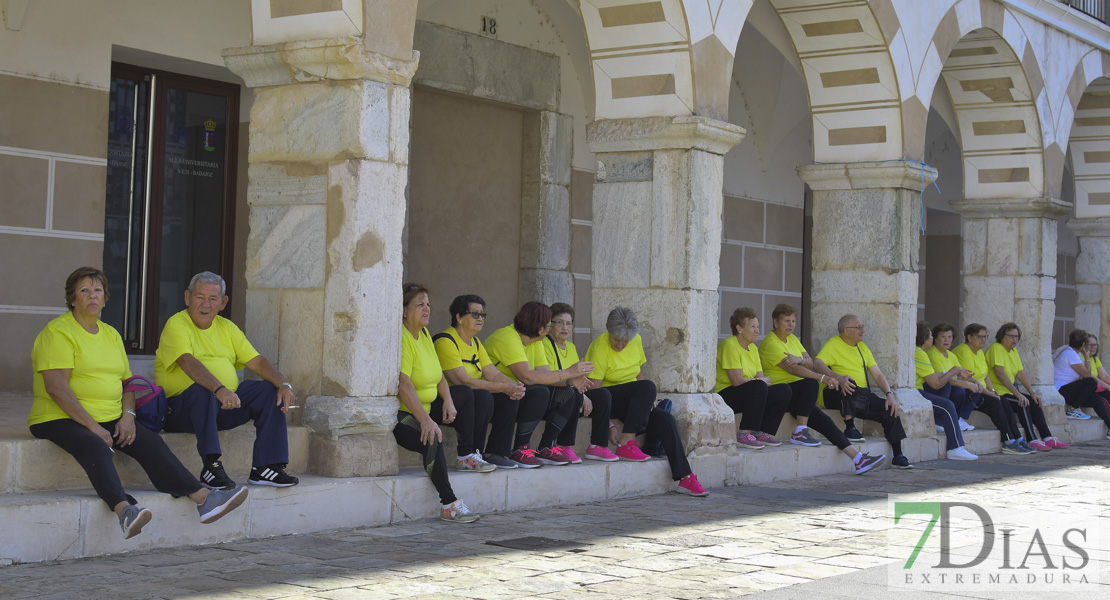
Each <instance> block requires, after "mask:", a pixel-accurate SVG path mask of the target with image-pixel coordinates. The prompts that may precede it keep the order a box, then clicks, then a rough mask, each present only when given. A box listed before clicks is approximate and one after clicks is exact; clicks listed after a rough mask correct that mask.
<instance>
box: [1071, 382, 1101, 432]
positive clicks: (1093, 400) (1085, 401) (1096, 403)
mask: <svg viewBox="0 0 1110 600" xmlns="http://www.w3.org/2000/svg"><path fill="white" fill-rule="evenodd" d="M1096 388H1098V380H1097V379H1095V378H1094V377H1084V378H1082V379H1079V380H1077V381H1073V382H1071V383H1069V384H1067V385H1065V386H1063V387H1061V388H1060V395H1061V396H1063V397H1064V402H1066V403H1068V404H1070V405H1071V406H1076V407H1079V408H1093V409H1095V414H1097V415H1098V418H1100V419H1102V422H1103V423H1106V425H1107V427H1110V410H1108V409H1107V406H1106V402H1104V401H1103V399H1102V397H1101V396H1099V395H1098V394H1097V393H1095V389H1096Z"/></svg>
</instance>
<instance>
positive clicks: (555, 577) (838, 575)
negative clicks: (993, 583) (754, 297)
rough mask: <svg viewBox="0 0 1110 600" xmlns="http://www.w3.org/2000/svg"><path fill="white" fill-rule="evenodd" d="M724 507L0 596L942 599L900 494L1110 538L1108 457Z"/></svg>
mask: <svg viewBox="0 0 1110 600" xmlns="http://www.w3.org/2000/svg"><path fill="white" fill-rule="evenodd" d="M562 468H567V469H572V468H573V467H562ZM712 492H713V493H712V495H711V496H710V497H708V498H705V499H697V498H690V497H687V496H681V495H678V494H666V495H660V496H650V497H644V498H632V499H627V500H620V501H609V502H601V503H594V504H586V505H578V506H569V507H562V508H551V509H541V510H529V511H521V512H514V513H506V514H490V515H485V516H483V517H482V519H481V521H479V522H478V523H475V524H472V525H458V524H453V523H444V522H441V521H439V520H436V519H425V520H422V521H417V522H413V523H411V524H407V525H400V526H393V527H380V528H374V529H360V530H346V531H337V532H330V533H319V534H310V535H294V536H286V537H281V538H273V539H267V540H251V541H244V542H237V543H229V544H222V545H218V546H208V547H191V548H182V549H178V550H156V551H150V552H145V553H132V554H128V555H120V556H113V557H107V558H93V559H81V560H72V561H59V562H49V563H35V564H20V565H9V566H6V567H0V597H2V598H25V597H39V596H42V597H50V598H77V597H85V598H101V597H109V596H110V597H118V598H155V597H164V598H189V597H196V598H199V597H206V598H216V597H229V598H231V597H234V598H327V599H332V600H342V599H346V598H382V599H392V598H412V599H417V598H419V599H425V598H426V599H432V598H434V599H437V600H450V599H456V598H479V599H490V600H495V599H501V598H512V599H517V600H519V599H525V598H544V599H560V600H562V599H567V600H573V599H591V600H600V599H603V598H731V597H738V596H748V595H751V596H753V597H783V598H785V597H788V596H789V597H790V598H818V597H819V598H847V597H852V598H865V597H868V596H874V597H888V596H891V595H893V594H895V593H897V594H898V596H899V597H900V598H925V597H929V598H931V597H940V595H938V594H933V593H929V592H924V591H910V592H901V591H895V590H892V589H891V588H889V587H887V585H886V573H887V566H886V565H889V564H891V563H896V562H898V563H900V562H901V561H902V560H904V559H905V558H906V556H907V553H908V551H909V549H910V548H912V547H913V545H914V543H915V542H916V540H917V536H918V535H919V533H920V531H921V529H920V528H917V529H915V530H913V531H904V530H903V531H901V532H900V533H891V530H892V529H893V528H894V525H893V519H892V518H891V516H890V511H889V510H888V506H887V495H888V494H891V493H895V494H916V495H917V496H918V497H919V498H922V499H928V500H952V499H958V500H959V501H963V502H974V503H978V504H980V505H982V506H984V507H987V508H988V509H991V510H993V511H1000V510H1001V509H1002V508H1003V507H1014V506H1031V507H1041V508H1043V509H1044V510H1045V511H1046V513H1047V514H1049V515H1052V514H1058V515H1062V514H1068V515H1073V516H1077V515H1078V516H1084V515H1085V516H1086V517H1087V518H1089V519H1090V520H1091V521H1092V522H1103V523H1105V522H1106V521H1107V520H1110V512H1108V511H1107V509H1106V508H1105V503H1104V502H1103V499H1104V498H1108V497H1110V442H1097V443H1089V444H1084V445H1082V446H1076V447H1073V448H1071V449H1068V450H1057V451H1053V452H1051V453H1039V454H1037V455H1035V456H1030V457H1022V456H1007V455H990V456H984V457H983V458H982V459H980V460H979V461H977V462H971V463H965V462H953V461H935V462H931V463H923V464H919V465H918V466H917V468H916V469H914V470H910V471H894V470H890V469H885V468H884V469H882V470H879V471H875V472H872V473H868V474H867V475H864V476H861V477H856V476H853V475H835V476H825V477H819V478H811V479H800V480H794V481H783V482H774V483H771V484H767V485H761V486H743V487H732V488H722V489H714V490H712ZM320 510H327V507H324V506H322V507H320ZM992 514H993V513H992ZM1049 518H1051V517H1049ZM1104 529H1105V528H1104ZM980 531H981V529H980ZM530 536H535V537H543V538H547V539H548V540H556V541H559V542H561V543H563V544H564V545H563V546H562V547H560V548H548V549H539V550H535V549H511V548H506V547H503V546H499V545H492V544H490V543H489V542H491V541H500V542H503V543H509V544H510V545H512V544H511V542H505V541H506V540H513V539H519V538H525V537H530ZM1104 538H1106V541H1104V542H1102V543H1101V546H1102V547H1103V548H1106V547H1107V546H1108V545H1110V535H1108V536H1104ZM892 540H893V541H892ZM1015 552H1017V551H1016V550H1015ZM1095 558H1096V559H1097V558H1099V557H1095ZM1101 567H1102V571H1101V573H1102V574H1101V581H1102V582H1107V581H1110V569H1108V568H1107V563H1105V562H1103V563H1102V564H1101ZM1099 590H1101V591H1102V593H1101V594H1098V593H1096V592H1097V591H1099ZM960 595H961V596H966V597H976V598H980V597H1003V598H1022V597H1032V596H1034V595H1035V596H1037V597H1038V599H1040V598H1051V597H1061V598H1063V597H1065V596H1066V597H1067V598H1068V599H1069V600H1074V599H1075V598H1080V597H1092V598H1094V597H1100V596H1101V597H1103V598H1105V597H1108V596H1110V587H1108V586H1107V585H1105V584H1103V585H1102V586H1095V592H1091V591H1088V592H1086V593H1074V592H1066V591H1064V590H1062V589H1061V591H1059V592H1057V593H1047V594H1043V593H1039V592H1038V593H1037V594H1030V593H1013V592H1010V593H996V592H990V591H987V592H984V591H981V590H980V591H969V592H968V593H966V594H960Z"/></svg>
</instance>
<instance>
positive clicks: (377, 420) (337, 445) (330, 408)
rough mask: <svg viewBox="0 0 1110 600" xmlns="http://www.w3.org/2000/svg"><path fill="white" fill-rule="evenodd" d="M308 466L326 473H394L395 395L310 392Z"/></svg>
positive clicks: (395, 451)
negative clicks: (359, 395)
mask: <svg viewBox="0 0 1110 600" xmlns="http://www.w3.org/2000/svg"><path fill="white" fill-rule="evenodd" d="M304 424H305V425H306V426H307V427H308V428H309V430H311V431H312V439H311V441H310V444H309V460H308V470H309V472H310V473H313V474H316V475H323V476H325V477H373V476H377V475H396V474H397V469H398V463H397V441H396V440H395V439H394V438H393V427H394V426H396V425H397V398H395V397H393V396H386V397H347V398H343V397H335V396H310V397H309V398H308V400H306V402H305V410H304Z"/></svg>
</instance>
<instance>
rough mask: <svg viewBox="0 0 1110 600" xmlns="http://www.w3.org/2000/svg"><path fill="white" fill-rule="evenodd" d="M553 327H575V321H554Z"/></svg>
mask: <svg viewBox="0 0 1110 600" xmlns="http://www.w3.org/2000/svg"><path fill="white" fill-rule="evenodd" d="M551 326H552V327H573V326H574V321H552V322H551Z"/></svg>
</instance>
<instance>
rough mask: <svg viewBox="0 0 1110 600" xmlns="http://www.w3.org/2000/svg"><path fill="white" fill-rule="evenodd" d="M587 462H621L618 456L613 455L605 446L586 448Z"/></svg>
mask: <svg viewBox="0 0 1110 600" xmlns="http://www.w3.org/2000/svg"><path fill="white" fill-rule="evenodd" d="M586 460H603V461H605V462H616V461H617V460H619V459H618V458H617V455H616V454H613V453H612V452H610V451H609V449H608V448H606V447H605V446H594V445H592V444H591V445H590V447H589V448H586Z"/></svg>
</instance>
